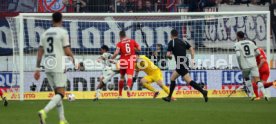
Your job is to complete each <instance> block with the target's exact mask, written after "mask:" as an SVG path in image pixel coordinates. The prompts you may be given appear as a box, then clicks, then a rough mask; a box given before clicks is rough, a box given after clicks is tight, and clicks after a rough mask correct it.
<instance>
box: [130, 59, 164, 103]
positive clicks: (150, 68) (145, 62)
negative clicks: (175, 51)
mask: <svg viewBox="0 0 276 124" xmlns="http://www.w3.org/2000/svg"><path fill="white" fill-rule="evenodd" d="M135 69H136V73H135V77H134V80H133V81H135V80H136V79H137V77H138V73H139V71H144V72H145V73H146V74H147V76H145V77H143V78H142V80H141V81H140V83H141V84H143V86H144V87H145V88H147V89H148V90H150V91H152V92H154V96H153V98H156V97H157V96H158V95H159V91H156V90H155V89H154V88H153V87H152V85H151V83H153V82H156V83H157V84H158V85H159V86H160V87H161V88H162V89H163V90H164V91H165V92H166V93H167V94H169V88H168V87H167V86H166V85H164V84H163V75H162V72H161V70H160V69H159V68H158V67H157V66H156V65H154V63H153V62H152V61H151V60H150V59H149V58H148V57H146V56H145V55H140V56H139V57H138V58H137V61H136V65H135Z"/></svg>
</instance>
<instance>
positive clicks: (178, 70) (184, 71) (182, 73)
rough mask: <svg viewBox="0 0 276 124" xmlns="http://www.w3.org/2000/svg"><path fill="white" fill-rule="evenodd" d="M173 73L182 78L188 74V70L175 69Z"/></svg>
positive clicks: (182, 68) (183, 68)
mask: <svg viewBox="0 0 276 124" xmlns="http://www.w3.org/2000/svg"><path fill="white" fill-rule="evenodd" d="M175 71H176V72H177V73H178V74H179V75H181V76H182V77H183V76H185V75H186V74H188V73H189V69H187V68H185V67H180V68H176V69H175Z"/></svg>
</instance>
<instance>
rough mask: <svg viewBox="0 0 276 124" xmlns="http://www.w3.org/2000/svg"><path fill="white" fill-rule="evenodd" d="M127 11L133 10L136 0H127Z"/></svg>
mask: <svg viewBox="0 0 276 124" xmlns="http://www.w3.org/2000/svg"><path fill="white" fill-rule="evenodd" d="M126 6H127V11H128V12H134V11H135V7H136V6H137V5H136V1H135V0H129V1H128V2H127V5H126Z"/></svg>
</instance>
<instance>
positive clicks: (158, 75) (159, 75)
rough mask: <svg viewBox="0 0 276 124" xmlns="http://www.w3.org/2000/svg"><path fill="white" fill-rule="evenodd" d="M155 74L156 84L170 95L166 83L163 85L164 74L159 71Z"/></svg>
mask: <svg viewBox="0 0 276 124" xmlns="http://www.w3.org/2000/svg"><path fill="white" fill-rule="evenodd" d="M155 74H156V75H153V78H154V81H155V82H156V83H157V85H158V86H159V87H161V88H162V89H163V90H164V91H165V92H166V93H167V94H169V93H170V91H169V88H168V87H167V86H166V85H164V83H163V74H162V72H161V71H160V70H159V71H157V72H155Z"/></svg>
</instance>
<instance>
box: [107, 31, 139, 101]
mask: <svg viewBox="0 0 276 124" xmlns="http://www.w3.org/2000/svg"><path fill="white" fill-rule="evenodd" d="M140 50H141V47H140V46H139V44H138V43H137V42H136V41H135V40H133V39H130V38H127V37H126V32H125V31H120V42H119V43H118V44H117V48H116V51H115V53H114V55H113V56H112V59H115V57H116V56H117V55H118V54H119V53H120V54H121V57H120V74H121V78H120V81H119V96H120V97H121V96H122V90H123V86H124V80H125V74H127V96H128V97H130V92H129V91H130V88H131V87H132V78H133V73H134V69H135V66H134V64H135V61H136V51H140Z"/></svg>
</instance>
